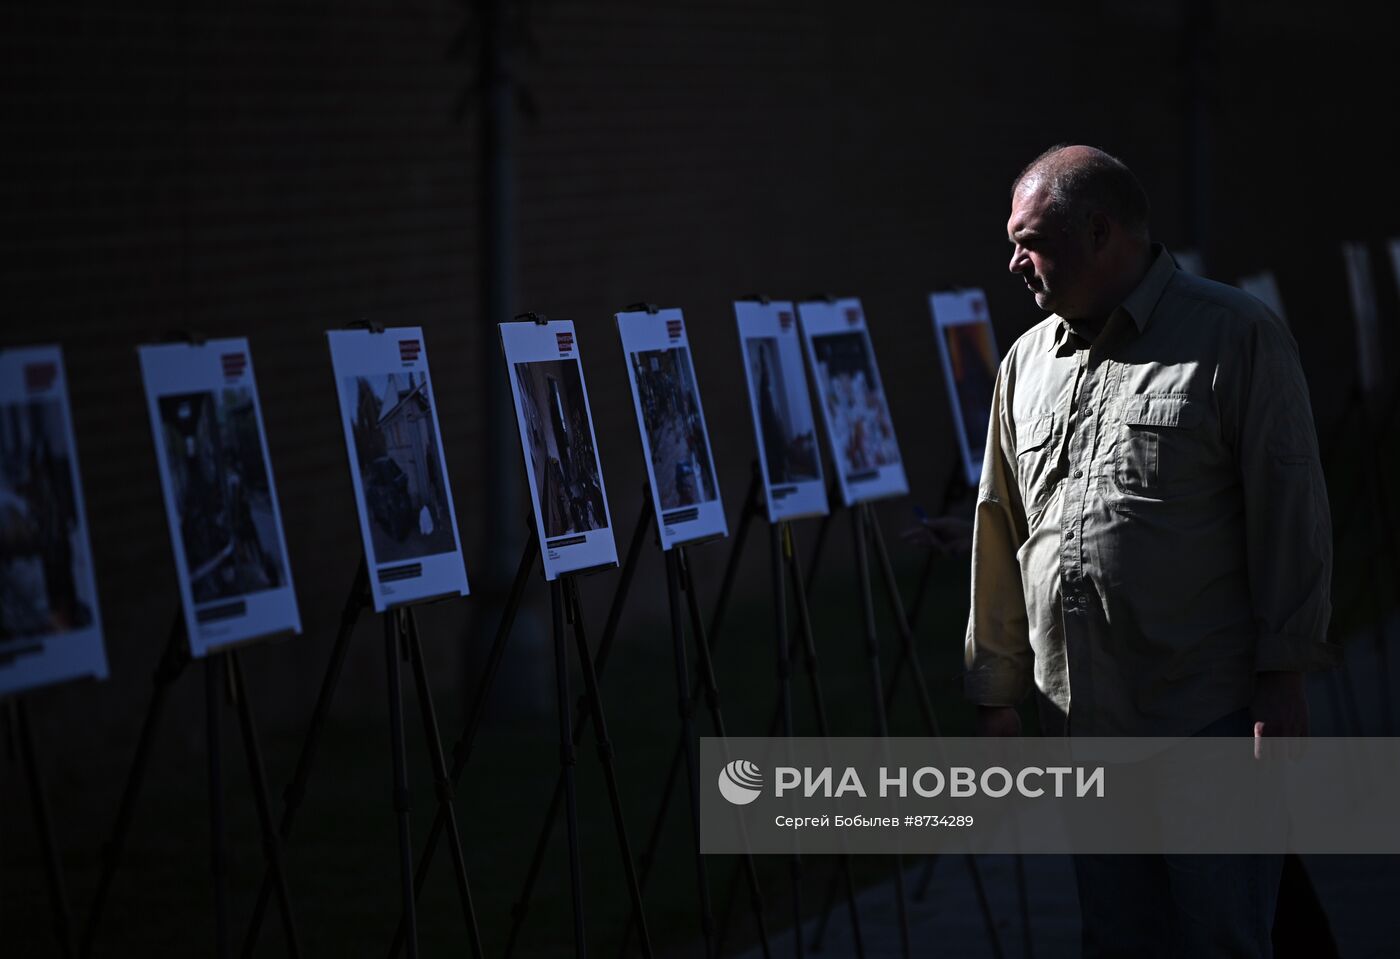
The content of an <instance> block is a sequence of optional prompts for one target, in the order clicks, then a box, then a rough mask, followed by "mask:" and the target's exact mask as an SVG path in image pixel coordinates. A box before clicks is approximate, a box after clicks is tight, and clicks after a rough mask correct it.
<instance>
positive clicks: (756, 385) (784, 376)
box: [745, 336, 821, 485]
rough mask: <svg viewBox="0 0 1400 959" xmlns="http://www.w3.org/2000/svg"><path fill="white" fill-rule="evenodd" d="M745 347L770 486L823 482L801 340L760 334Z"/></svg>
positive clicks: (747, 341) (750, 339) (752, 338)
mask: <svg viewBox="0 0 1400 959" xmlns="http://www.w3.org/2000/svg"><path fill="white" fill-rule="evenodd" d="M745 347H746V350H747V353H748V362H749V367H750V370H749V375H750V377H751V380H750V382H752V383H753V389H754V403H755V404H756V412H757V414H758V422H759V425H760V429H761V432H762V434H763V457H764V462H765V465H766V466H767V467H768V482H769V483H771V484H773V485H777V484H780V483H799V482H803V481H805V480H815V479H820V478H821V471H820V468H819V465H818V455H819V454H818V452H817V431H816V424H815V423H814V422H813V420H812V402H811V399H810V398H809V397H808V395H807V378H806V377H805V376H803V374H802V353H801V350H800V348H799V347H798V345H797V341H796V340H795V339H793V338H791V337H788V338H784V339H779V338H778V337H776V336H755V337H751V338H749V339H748V340H746V341H745Z"/></svg>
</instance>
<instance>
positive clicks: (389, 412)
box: [346, 373, 457, 563]
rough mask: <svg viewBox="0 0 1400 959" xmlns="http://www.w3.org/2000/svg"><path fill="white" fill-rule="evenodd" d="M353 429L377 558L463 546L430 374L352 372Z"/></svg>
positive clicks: (380, 560)
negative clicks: (456, 529) (455, 520)
mask: <svg viewBox="0 0 1400 959" xmlns="http://www.w3.org/2000/svg"><path fill="white" fill-rule="evenodd" d="M346 387H347V389H348V395H350V396H352V397H353V398H354V399H353V402H354V406H353V408H351V410H349V411H348V412H347V415H349V416H350V417H351V420H350V432H351V435H352V436H353V437H354V443H355V463H356V465H357V467H358V468H359V471H360V490H361V492H362V495H363V496H364V504H363V508H364V514H365V517H366V519H367V521H368V525H369V529H370V538H371V541H372V542H373V544H374V559H375V562H376V563H390V562H398V561H400V560H405V559H412V558H415V557H419V556H432V555H436V554H438V553H449V552H452V551H453V550H455V549H456V548H457V537H456V534H455V533H454V531H453V528H452V512H451V510H450V509H449V508H448V505H447V478H446V473H445V472H444V469H443V465H442V454H441V446H440V444H439V443H438V437H437V428H436V422H435V420H434V419H433V408H432V394H431V393H430V391H429V389H428V376H427V374H426V373H388V374H383V375H375V376H352V377H347V382H346Z"/></svg>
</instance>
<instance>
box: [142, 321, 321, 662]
mask: <svg viewBox="0 0 1400 959" xmlns="http://www.w3.org/2000/svg"><path fill="white" fill-rule="evenodd" d="M139 354H140V359H141V376H142V379H143V381H144V383H145V387H146V402H147V409H148V412H149V414H150V418H151V431H152V433H153V434H154V437H155V446H156V462H157V464H158V466H159V468H160V485H161V490H162V491H163V493H164V494H165V512H166V519H167V521H168V524H169V527H170V544H171V547H172V549H173V550H174V553H175V572H176V578H177V581H178V583H179V588H180V599H181V602H182V605H183V608H184V615H185V630H186V633H187V635H188V638H189V648H190V653H191V655H193V656H195V657H202V656H204V655H206V654H208V653H210V652H213V651H216V650H219V649H223V648H225V647H229V646H233V645H236V644H238V643H241V642H244V641H246V640H249V639H255V638H258V637H261V636H269V635H272V634H275V633H282V632H287V631H291V632H294V633H300V632H301V616H300V613H299V612H298V610H297V600H296V593H295V591H294V590H293V588H292V571H291V566H290V564H289V563H288V562H287V543H286V539H285V537H284V535H283V532H282V514H281V511H280V509H279V507H278V504H277V488H276V485H275V484H274V483H273V479H272V465H271V459H270V458H269V456H268V452H267V437H266V435H265V434H264V432H263V418H262V408H261V406H260V405H259V401H258V389H257V383H256V382H255V381H254V378H253V360H252V354H251V353H250V351H249V349H248V341H247V340H246V339H243V338H241V337H240V338H236V339H223V340H209V341H207V342H199V343H165V344H161V345H156V346H143V347H141V348H140V350H139Z"/></svg>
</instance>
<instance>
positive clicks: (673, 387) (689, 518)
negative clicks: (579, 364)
mask: <svg viewBox="0 0 1400 959" xmlns="http://www.w3.org/2000/svg"><path fill="white" fill-rule="evenodd" d="M617 329H618V332H619V333H621V334H622V351H623V353H624V354H626V357H627V380H628V382H629V383H631V384H632V404H633V406H634V407H635V409H636V412H637V428H638V430H640V431H641V434H642V455H643V457H644V458H645V459H646V464H647V478H648V479H649V480H650V481H651V495H652V506H653V508H654V509H655V510H656V526H657V528H658V529H659V530H660V531H661V548H662V549H670V548H671V547H672V546H676V545H680V544H682V543H689V542H694V541H696V540H702V539H712V538H714V537H716V536H726V535H728V532H729V527H728V525H727V523H726V520H725V516H724V503H723V502H721V500H720V495H719V479H718V477H716V475H715V461H714V456H713V454H712V453H711V451H710V435H709V431H708V430H707V429H706V427H705V410H704V407H702V406H701V404H700V388H699V387H698V386H697V385H696V382H695V364H694V362H693V361H692V359H691V355H690V339H689V337H688V336H687V335H686V330H685V318H684V317H682V316H681V311H680V310H677V309H669V310H658V311H657V312H655V313H647V312H646V311H636V312H632V313H618V314H617Z"/></svg>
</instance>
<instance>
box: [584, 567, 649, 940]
mask: <svg viewBox="0 0 1400 959" xmlns="http://www.w3.org/2000/svg"><path fill="white" fill-rule="evenodd" d="M565 589H566V591H567V596H566V600H567V602H568V604H569V613H570V616H569V618H570V619H571V620H572V621H573V625H574V641H575V642H576V643H577V646H578V658H579V664H580V666H581V667H582V670H583V684H584V689H585V692H586V696H587V699H588V705H589V709H590V711H591V713H592V715H593V731H594V734H595V735H596V736H597V738H598V759H599V761H600V762H601V763H602V766H603V779H604V781H605V782H606V783H607V787H608V804H609V805H610V806H611V807H612V817H613V828H614V829H615V830H616V831H617V845H618V850H619V851H620V852H621V854H622V869H623V873H624V874H625V875H626V877H627V893H628V895H629V896H630V897H631V900H632V913H633V915H635V916H636V917H637V927H638V929H639V931H640V934H641V937H642V955H644V956H647V957H648V959H650V957H651V955H652V949H651V933H650V932H649V931H648V930H647V918H646V910H645V908H644V907H643V905H642V891H641V887H640V886H639V885H638V883H637V869H636V866H635V864H634V863H633V860H632V844H631V843H630V842H629V841H628V839H627V820H626V818H625V817H624V816H623V814H622V793H621V791H620V790H619V789H618V786H617V770H616V768H615V766H614V763H613V747H612V740H611V739H610V738H609V737H608V722H607V717H606V716H605V715H604V713H603V695H602V692H601V691H600V690H599V688H598V676H597V674H596V673H595V672H594V670H593V660H592V657H591V656H590V654H589V650H588V639H587V637H586V636H585V635H584V629H583V610H582V609H580V608H579V601H578V584H577V583H576V582H575V581H574V580H572V579H570V580H569V581H568V583H567V585H566V586H565Z"/></svg>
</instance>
